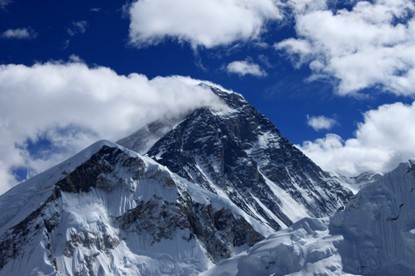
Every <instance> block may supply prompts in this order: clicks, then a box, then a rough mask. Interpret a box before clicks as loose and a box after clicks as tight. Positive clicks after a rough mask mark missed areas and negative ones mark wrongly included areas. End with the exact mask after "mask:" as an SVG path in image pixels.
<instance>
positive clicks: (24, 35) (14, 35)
mask: <svg viewBox="0 0 415 276" xmlns="http://www.w3.org/2000/svg"><path fill="white" fill-rule="evenodd" d="M36 36H37V34H36V32H35V31H33V30H31V29H28V28H17V29H8V30H6V31H4V32H3V33H2V34H1V37H2V38H4V39H33V38H35V37H36Z"/></svg>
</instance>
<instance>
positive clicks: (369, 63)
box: [275, 0, 415, 96]
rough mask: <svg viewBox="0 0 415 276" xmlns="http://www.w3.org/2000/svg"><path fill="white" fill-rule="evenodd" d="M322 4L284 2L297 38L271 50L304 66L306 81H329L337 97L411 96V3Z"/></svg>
mask: <svg viewBox="0 0 415 276" xmlns="http://www.w3.org/2000/svg"><path fill="white" fill-rule="evenodd" d="M323 2H325V1H318V0H315V1H311V0H302V1H298V3H296V4H293V3H295V1H290V3H291V5H292V7H293V10H294V12H295V13H296V15H295V20H296V32H297V38H290V39H287V40H284V41H282V42H279V43H276V44H275V47H276V48H277V49H278V50H281V51H284V52H286V53H287V54H288V56H289V57H290V59H292V61H293V62H294V64H296V65H297V66H301V65H304V64H308V65H309V67H310V69H311V70H312V72H313V75H312V77H311V79H319V78H326V77H334V78H335V79H336V80H337V81H338V91H337V92H338V93H339V94H341V95H347V94H355V93H357V92H358V91H361V90H363V89H365V88H371V87H378V88H381V89H383V90H386V91H389V92H392V93H395V94H398V95H411V96H413V95H415V35H414V34H415V18H414V13H415V4H414V2H413V1H411V0H374V1H370V2H369V1H350V5H351V7H352V8H350V9H341V10H335V9H333V8H332V9H328V7H327V5H326V4H325V3H323ZM352 3H354V5H353V4H352Z"/></svg>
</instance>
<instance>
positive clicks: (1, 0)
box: [0, 0, 12, 9]
mask: <svg viewBox="0 0 415 276" xmlns="http://www.w3.org/2000/svg"><path fill="white" fill-rule="evenodd" d="M11 2H12V1H11V0H0V9H5V8H6V7H7V6H8V5H9V4H10V3H11Z"/></svg>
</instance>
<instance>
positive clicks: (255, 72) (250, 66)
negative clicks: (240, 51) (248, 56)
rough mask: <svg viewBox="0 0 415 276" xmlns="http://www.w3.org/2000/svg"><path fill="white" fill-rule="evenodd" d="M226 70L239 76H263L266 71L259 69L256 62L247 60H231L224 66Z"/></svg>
mask: <svg viewBox="0 0 415 276" xmlns="http://www.w3.org/2000/svg"><path fill="white" fill-rule="evenodd" d="M226 71H227V72H228V73H231V74H237V75H239V76H246V75H252V76H255V77H264V76H266V75H267V73H266V72H265V71H264V70H262V69H261V67H260V66H259V65H258V64H255V63H251V62H248V61H243V60H241V61H233V62H231V63H229V64H228V65H227V66H226Z"/></svg>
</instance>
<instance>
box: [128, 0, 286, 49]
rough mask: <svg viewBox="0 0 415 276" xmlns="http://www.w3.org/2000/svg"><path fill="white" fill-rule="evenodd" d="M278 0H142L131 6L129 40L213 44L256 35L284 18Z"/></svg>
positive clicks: (147, 42)
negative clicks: (272, 21)
mask: <svg viewBox="0 0 415 276" xmlns="http://www.w3.org/2000/svg"><path fill="white" fill-rule="evenodd" d="M277 3H278V2H277V1H275V0H225V1H223V0H170V1H163V0H151V1H149V0H142V1H136V2H135V3H133V4H132V5H131V6H130V7H129V16H130V20H131V22H130V34H129V35H130V41H131V43H132V44H134V45H136V46H138V47H142V46H148V45H153V44H157V43H160V42H161V41H163V39H165V38H172V39H177V40H178V41H185V42H189V43H190V44H191V45H192V46H193V47H197V46H204V47H206V48H211V47H215V46H219V45H228V44H231V43H233V42H235V41H240V40H248V39H255V38H258V36H259V35H260V34H261V32H262V31H263V30H264V28H265V24H266V23H267V22H268V21H270V20H279V19H281V18H282V16H281V14H280V11H279V9H278V7H277Z"/></svg>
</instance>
